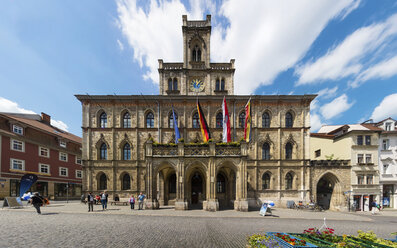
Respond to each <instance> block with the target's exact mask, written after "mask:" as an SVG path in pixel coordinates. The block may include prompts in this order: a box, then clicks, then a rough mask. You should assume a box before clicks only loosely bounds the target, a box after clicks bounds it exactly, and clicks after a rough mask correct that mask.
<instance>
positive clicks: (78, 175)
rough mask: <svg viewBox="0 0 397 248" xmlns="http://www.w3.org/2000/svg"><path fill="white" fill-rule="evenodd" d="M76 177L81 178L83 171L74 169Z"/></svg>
mask: <svg viewBox="0 0 397 248" xmlns="http://www.w3.org/2000/svg"><path fill="white" fill-rule="evenodd" d="M76 178H83V171H81V170H76Z"/></svg>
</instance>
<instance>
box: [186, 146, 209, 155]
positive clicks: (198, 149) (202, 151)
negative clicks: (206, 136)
mask: <svg viewBox="0 0 397 248" xmlns="http://www.w3.org/2000/svg"><path fill="white" fill-rule="evenodd" d="M184 154H185V156H187V157H189V156H190V157H196V156H197V157H201V156H209V155H210V149H209V147H208V146H186V147H185V150H184Z"/></svg>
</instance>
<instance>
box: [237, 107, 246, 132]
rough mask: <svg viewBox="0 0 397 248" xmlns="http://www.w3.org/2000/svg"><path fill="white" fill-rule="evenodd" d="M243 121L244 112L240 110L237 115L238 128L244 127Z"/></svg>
mask: <svg viewBox="0 0 397 248" xmlns="http://www.w3.org/2000/svg"><path fill="white" fill-rule="evenodd" d="M244 123H245V112H244V111H243V112H241V113H240V115H239V116H238V126H239V127H240V128H244V127H245V126H244Z"/></svg>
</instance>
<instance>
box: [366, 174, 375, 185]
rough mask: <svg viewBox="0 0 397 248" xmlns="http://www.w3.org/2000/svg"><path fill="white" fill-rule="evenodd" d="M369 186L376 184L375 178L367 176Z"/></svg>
mask: <svg viewBox="0 0 397 248" xmlns="http://www.w3.org/2000/svg"><path fill="white" fill-rule="evenodd" d="M367 184H374V176H373V175H367Z"/></svg>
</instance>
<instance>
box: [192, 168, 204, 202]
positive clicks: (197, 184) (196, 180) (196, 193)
mask: <svg viewBox="0 0 397 248" xmlns="http://www.w3.org/2000/svg"><path fill="white" fill-rule="evenodd" d="M191 186H192V195H191V197H192V205H197V204H199V203H200V202H199V199H200V196H201V194H202V192H203V179H202V178H201V175H200V174H199V173H198V172H196V173H194V175H193V177H192V185H191Z"/></svg>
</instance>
